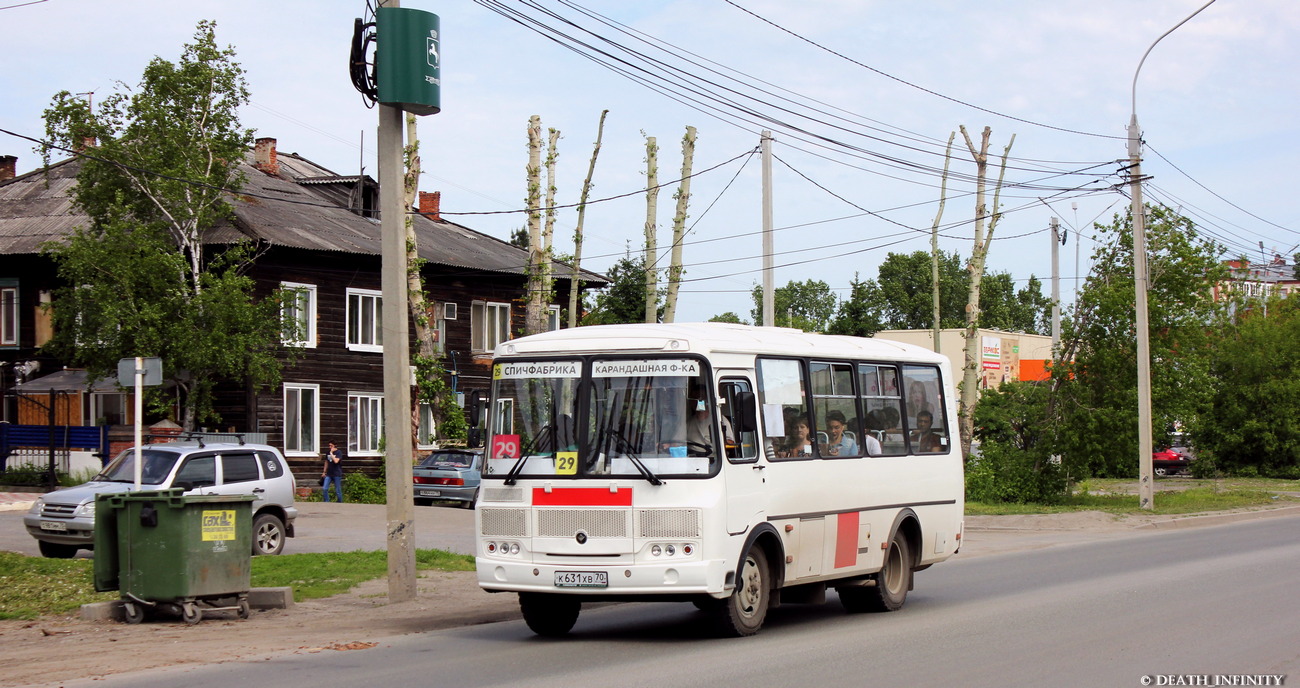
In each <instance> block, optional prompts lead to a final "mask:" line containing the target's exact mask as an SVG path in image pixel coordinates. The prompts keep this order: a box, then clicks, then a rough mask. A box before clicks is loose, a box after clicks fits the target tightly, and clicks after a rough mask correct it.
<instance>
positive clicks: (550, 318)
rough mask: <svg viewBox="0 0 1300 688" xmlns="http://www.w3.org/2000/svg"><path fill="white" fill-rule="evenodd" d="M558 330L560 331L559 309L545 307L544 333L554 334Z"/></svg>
mask: <svg viewBox="0 0 1300 688" xmlns="http://www.w3.org/2000/svg"><path fill="white" fill-rule="evenodd" d="M558 329H560V307H559V306H547V307H546V331H547V332H554V331H556V330H558Z"/></svg>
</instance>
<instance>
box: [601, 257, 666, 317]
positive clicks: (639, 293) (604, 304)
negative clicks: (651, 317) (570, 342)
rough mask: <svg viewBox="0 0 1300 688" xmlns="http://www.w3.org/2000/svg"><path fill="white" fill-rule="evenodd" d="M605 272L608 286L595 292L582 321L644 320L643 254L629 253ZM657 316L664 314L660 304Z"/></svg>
mask: <svg viewBox="0 0 1300 688" xmlns="http://www.w3.org/2000/svg"><path fill="white" fill-rule="evenodd" d="M607 275H608V277H609V279H610V285H609V286H608V287H606V288H605V289H602V290H600V291H598V292H595V294H594V298H595V303H594V304H593V305H592V306H591V307H590V308H588V309H587V314H586V315H585V316H583V318H582V324H583V325H614V324H619V323H640V322H645V296H646V294H645V256H644V255H641V254H638V255H636V256H635V257H634V256H633V255H632V254H631V252H629V253H627V254H625V255H624V256H623V257H622V258H620V259H618V261H617V262H615V263H614V266H613V267H611V268H610V269H609V272H608V273H607ZM659 301H660V302H662V301H663V299H662V298H660V299H659ZM659 315H660V316H663V306H660V307H659Z"/></svg>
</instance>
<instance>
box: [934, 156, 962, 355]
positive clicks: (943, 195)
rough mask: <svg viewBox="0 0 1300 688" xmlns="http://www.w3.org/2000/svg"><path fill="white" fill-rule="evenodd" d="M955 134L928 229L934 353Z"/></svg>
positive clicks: (938, 325)
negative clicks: (941, 233) (941, 225)
mask: <svg viewBox="0 0 1300 688" xmlns="http://www.w3.org/2000/svg"><path fill="white" fill-rule="evenodd" d="M955 138H957V132H955V131H954V132H952V133H951V134H949V135H948V150H947V151H945V152H944V154H943V181H941V182H940V183H939V212H938V213H937V214H936V215H935V216H934V226H932V227H931V228H930V281H931V282H932V283H933V288H934V293H933V301H934V323H933V328H934V352H935V353H936V354H937V353H940V352H939V334H940V330H941V329H942V325H941V324H940V322H939V318H940V314H939V222H940V221H941V220H943V206H944V204H945V203H947V201H948V165H949V163H951V162H952V141H953V139H955Z"/></svg>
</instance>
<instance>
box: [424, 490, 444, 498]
mask: <svg viewBox="0 0 1300 688" xmlns="http://www.w3.org/2000/svg"><path fill="white" fill-rule="evenodd" d="M420 496H421V497H441V496H442V493H441V492H439V491H438V490H420Z"/></svg>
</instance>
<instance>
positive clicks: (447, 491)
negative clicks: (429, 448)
mask: <svg viewBox="0 0 1300 688" xmlns="http://www.w3.org/2000/svg"><path fill="white" fill-rule="evenodd" d="M482 471H483V454H482V452H477V451H468V450H464V449H439V450H437V451H435V452H433V453H432V454H430V455H429V456H427V457H425V459H424V460H423V461H421V462H420V463H418V464H416V466H415V467H414V468H412V469H411V474H412V479H413V481H414V489H415V503H416V504H431V503H433V501H434V500H449V501H453V502H457V503H459V505H460V506H463V507H465V508H466V509H473V508H474V500H476V499H477V498H478V488H479V482H480V478H481V477H482Z"/></svg>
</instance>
